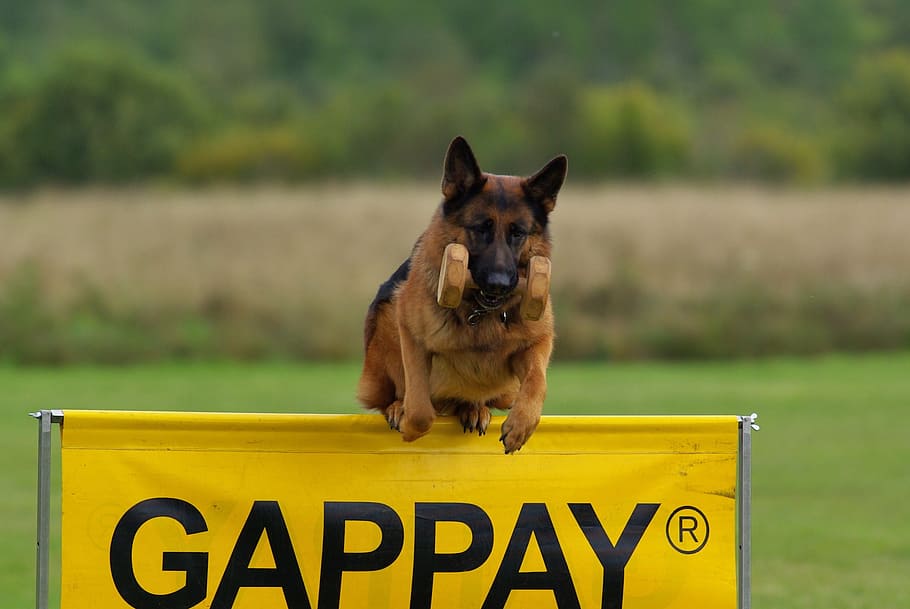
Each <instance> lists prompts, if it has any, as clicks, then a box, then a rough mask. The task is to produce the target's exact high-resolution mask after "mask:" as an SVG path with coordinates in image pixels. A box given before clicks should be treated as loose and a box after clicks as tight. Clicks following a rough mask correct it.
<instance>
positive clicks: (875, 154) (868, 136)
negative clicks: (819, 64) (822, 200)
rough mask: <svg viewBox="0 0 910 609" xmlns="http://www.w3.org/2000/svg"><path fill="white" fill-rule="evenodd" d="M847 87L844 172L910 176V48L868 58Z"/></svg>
mask: <svg viewBox="0 0 910 609" xmlns="http://www.w3.org/2000/svg"><path fill="white" fill-rule="evenodd" d="M849 83H850V84H849V85H848V86H847V87H846V88H845V89H844V90H843V92H842V94H841V96H840V100H839V102H840V103H839V108H840V112H841V115H842V124H843V129H842V131H841V137H840V141H839V145H838V158H839V161H840V164H841V169H842V171H843V172H844V173H845V174H846V175H848V176H850V177H855V178H860V179H870V180H906V179H910V53H906V52H897V51H895V52H890V53H885V54H882V55H878V56H876V57H873V58H871V59H868V60H867V61H864V62H862V63H861V64H860V65H859V67H858V69H857V71H856V75H855V76H854V78H852V79H850V81H849Z"/></svg>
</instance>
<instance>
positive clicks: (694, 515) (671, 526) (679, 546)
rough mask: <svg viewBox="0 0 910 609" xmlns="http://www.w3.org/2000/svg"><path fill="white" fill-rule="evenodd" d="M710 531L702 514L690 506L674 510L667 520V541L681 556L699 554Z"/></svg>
mask: <svg viewBox="0 0 910 609" xmlns="http://www.w3.org/2000/svg"><path fill="white" fill-rule="evenodd" d="M710 531H711V530H710V528H709V527H708V518H707V517H706V516H705V514H704V512H702V511H701V510H700V509H698V508H697V507H693V506H691V505H684V506H681V507H678V508H676V509H675V510H673V513H672V514H670V518H668V519H667V541H669V542H670V545H671V546H673V549H674V550H676V551H677V552H680V553H682V554H695V553H696V552H700V551H701V549H702V548H704V547H705V544H706V543H708V534H709V533H710Z"/></svg>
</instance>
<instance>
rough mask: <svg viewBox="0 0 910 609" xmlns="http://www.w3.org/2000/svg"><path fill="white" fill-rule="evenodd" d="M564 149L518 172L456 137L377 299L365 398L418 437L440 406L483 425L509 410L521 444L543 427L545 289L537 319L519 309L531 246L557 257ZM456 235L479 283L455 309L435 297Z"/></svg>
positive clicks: (370, 323)
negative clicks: (435, 194)
mask: <svg viewBox="0 0 910 609" xmlns="http://www.w3.org/2000/svg"><path fill="white" fill-rule="evenodd" d="M567 165H568V161H567V159H566V157H565V156H558V157H556V158H554V159H553V160H551V161H550V162H549V163H547V164H546V165H545V166H544V167H543V168H542V169H541V170H540V171H538V172H537V173H535V174H534V175H532V176H530V177H527V178H521V177H515V176H500V175H493V174H489V173H484V172H482V171H481V170H480V168H479V167H478V165H477V160H476V159H475V158H474V153H473V152H472V151H471V148H470V146H468V143H467V142H466V141H465V140H464V138H461V137H456V138H455V139H454V140H453V141H452V143H451V144H450V145H449V149H448V152H447V154H446V158H445V163H444V173H443V178H442V194H443V200H442V203H441V204H440V205H439V207H438V209H437V210H436V213H435V214H434V215H433V218H432V220H431V221H430V225H429V227H428V228H427V229H426V230H425V231H424V233H423V234H422V235H421V236H420V238H419V239H418V240H417V243H416V244H415V245H414V249H413V251H412V252H411V256H410V258H408V259H407V260H406V261H405V262H404V263H403V264H402V265H401V266H400V267H399V268H398V270H397V271H395V273H394V274H392V276H391V277H390V278H389V280H388V281H386V282H385V283H383V284H382V285H381V286H380V288H379V292H378V293H377V294H376V298H375V299H374V300H373V302H372V304H370V308H369V311H368V313H367V317H366V327H365V330H364V346H365V350H366V355H365V358H364V364H363V373H362V375H361V377H360V383H359V387H358V398H359V399H360V401H361V402H362V403H363V404H364V405H365V406H366V407H367V408H370V409H375V410H379V411H381V412H382V414H383V415H384V416H385V418H386V420H387V421H388V423H389V426H390V427H391V428H392V429H396V430H398V431H400V432H401V434H402V436H403V438H404V440H406V441H408V442H411V441H413V440H416V439H417V438H419V437H421V436H423V435H424V434H426V433H427V432H428V431H429V430H430V427H431V426H432V425H433V421H434V419H435V417H436V415H437V414H441V415H442V414H446V415H448V414H451V415H457V416H458V417H459V419H460V421H461V423H462V426H463V427H464V430H465V432H468V431H471V432H474V431H476V432H477V433H478V434H479V435H484V434H485V433H486V431H487V427H488V426H489V424H490V408H497V409H509V415H508V417H507V418H506V420H505V421H504V422H503V424H502V430H501V431H502V435H501V436H500V441H501V442H502V443H503V446H504V447H505V452H506V453H507V454H508V453H514V452H515V451H517V450H519V449H520V448H521V447H522V446H523V445H524V444H525V442H527V441H528V438H529V437H530V436H531V434H532V433H533V432H534V430H535V429H536V428H537V424H538V422H539V421H540V414H541V411H542V409H543V401H544V397H545V395H546V389H547V381H546V369H547V365H548V363H549V360H550V353H551V352H552V350H553V312H552V309H551V307H550V302H549V297H548V299H547V303H546V308H545V310H544V312H543V315H542V316H541V317H540V319H539V320H537V321H529V320H527V319H522V317H521V316H520V315H519V304H520V301H521V295H520V294H517V293H516V291H515V288H516V286H517V285H518V279H519V275H525V274H526V273H527V268H528V261H529V259H530V258H531V257H532V256H545V257H547V258H549V257H550V247H551V245H550V234H549V231H548V226H547V225H548V218H549V215H550V212H552V211H553V208H554V206H555V205H556V195H557V194H558V193H559V189H560V188H561V187H562V184H563V181H564V180H565V177H566V169H567ZM450 243H460V244H462V245H464V246H465V247H466V248H467V250H468V269H469V270H470V272H471V275H472V276H473V279H474V281H475V282H476V284H477V286H478V288H477V289H472V290H468V289H466V290H465V296H464V299H463V300H462V303H461V304H460V305H459V306H458V307H457V308H454V309H447V308H443V307H440V306H439V305H438V304H437V303H436V289H437V284H438V282H439V273H440V263H441V262H442V258H443V251H444V249H445V247H446V246H447V245H448V244H450Z"/></svg>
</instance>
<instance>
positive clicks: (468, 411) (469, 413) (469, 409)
mask: <svg viewBox="0 0 910 609" xmlns="http://www.w3.org/2000/svg"><path fill="white" fill-rule="evenodd" d="M458 420H459V421H461V427H462V429H464V432H465V433H468V432H471V433H473V432H475V431H476V432H477V435H480V436H482V435H484V434H486V433H487V428H488V427H489V426H490V409H489V408H487V407H486V406H485V405H483V404H465V405H464V406H462V407H461V408H459V410H458Z"/></svg>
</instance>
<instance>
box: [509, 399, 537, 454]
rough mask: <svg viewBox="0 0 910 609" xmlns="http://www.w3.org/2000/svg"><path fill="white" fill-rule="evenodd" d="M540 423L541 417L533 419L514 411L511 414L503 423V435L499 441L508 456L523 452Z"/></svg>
mask: <svg viewBox="0 0 910 609" xmlns="http://www.w3.org/2000/svg"><path fill="white" fill-rule="evenodd" d="M539 422H540V417H539V416H538V417H531V416H528V415H526V414H522V413H521V411H518V410H514V409H513V410H512V411H511V412H509V416H507V417H506V420H505V421H503V423H502V434H500V436H499V441H500V442H502V445H503V447H504V448H505V451H506V454H507V455H510V454H512V453H514V452H518V451H519V450H521V447H522V446H524V445H525V442H527V441H528V438H530V437H531V434H533V433H534V430H535V429H537V424H538V423H539Z"/></svg>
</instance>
